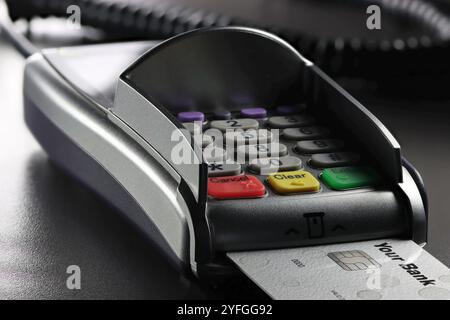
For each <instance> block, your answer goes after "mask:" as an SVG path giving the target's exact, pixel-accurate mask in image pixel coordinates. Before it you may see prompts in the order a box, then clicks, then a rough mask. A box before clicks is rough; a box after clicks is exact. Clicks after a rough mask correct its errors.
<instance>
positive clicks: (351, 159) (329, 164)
mask: <svg viewBox="0 0 450 320" xmlns="http://www.w3.org/2000/svg"><path fill="white" fill-rule="evenodd" d="M360 158H361V157H360V155H359V154H357V153H354V152H334V153H318V154H313V155H312V156H311V160H310V164H311V166H313V167H314V168H333V167H343V166H349V165H354V164H356V163H358V162H359V160H360Z"/></svg>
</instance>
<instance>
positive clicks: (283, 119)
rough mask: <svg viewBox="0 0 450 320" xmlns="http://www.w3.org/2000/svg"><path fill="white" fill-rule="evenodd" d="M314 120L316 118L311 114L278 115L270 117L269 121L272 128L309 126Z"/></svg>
mask: <svg viewBox="0 0 450 320" xmlns="http://www.w3.org/2000/svg"><path fill="white" fill-rule="evenodd" d="M313 122H314V118H313V117H312V116H309V115H303V114H302V115H300V114H299V115H293V116H276V117H270V118H269V120H268V121H267V123H268V124H269V126H270V127H272V128H278V129H284V128H291V127H301V126H307V125H310V124H312V123H313Z"/></svg>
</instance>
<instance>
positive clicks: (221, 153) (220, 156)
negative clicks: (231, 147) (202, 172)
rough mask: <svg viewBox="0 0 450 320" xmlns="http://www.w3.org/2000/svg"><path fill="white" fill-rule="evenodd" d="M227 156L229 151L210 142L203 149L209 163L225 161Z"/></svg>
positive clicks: (205, 158) (204, 157) (204, 156)
mask: <svg viewBox="0 0 450 320" xmlns="http://www.w3.org/2000/svg"><path fill="white" fill-rule="evenodd" d="M226 158H227V151H226V150H225V149H223V148H220V147H216V146H214V144H210V145H208V146H207V147H206V148H205V149H203V159H204V160H205V162H207V163H212V162H219V161H223V160H225V159H226Z"/></svg>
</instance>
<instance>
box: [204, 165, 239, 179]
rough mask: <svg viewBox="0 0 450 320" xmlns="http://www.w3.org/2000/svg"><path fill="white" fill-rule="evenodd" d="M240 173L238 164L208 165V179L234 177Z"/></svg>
mask: <svg viewBox="0 0 450 320" xmlns="http://www.w3.org/2000/svg"><path fill="white" fill-rule="evenodd" d="M240 173H241V165H240V164H239V163H223V162H212V163H209V164H208V177H222V176H236V175H238V174H240Z"/></svg>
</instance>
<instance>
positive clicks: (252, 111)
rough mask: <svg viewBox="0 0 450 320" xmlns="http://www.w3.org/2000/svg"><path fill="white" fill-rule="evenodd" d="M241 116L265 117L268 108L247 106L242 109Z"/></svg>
mask: <svg viewBox="0 0 450 320" xmlns="http://www.w3.org/2000/svg"><path fill="white" fill-rule="evenodd" d="M241 116H243V117H246V118H265V117H267V110H266V109H264V108H246V109H242V110H241Z"/></svg>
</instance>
